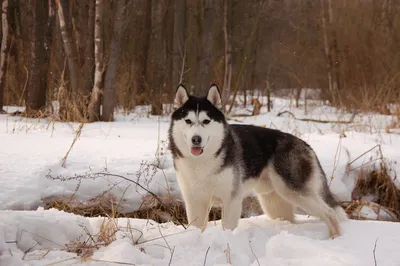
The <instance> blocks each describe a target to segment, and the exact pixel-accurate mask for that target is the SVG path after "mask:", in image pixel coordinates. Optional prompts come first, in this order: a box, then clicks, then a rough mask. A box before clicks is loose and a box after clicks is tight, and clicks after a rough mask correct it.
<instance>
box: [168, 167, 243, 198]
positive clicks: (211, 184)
mask: <svg viewBox="0 0 400 266" xmlns="http://www.w3.org/2000/svg"><path fill="white" fill-rule="evenodd" d="M219 166H220V162H219V160H217V159H216V160H214V161H212V162H211V161H209V162H198V163H190V162H187V161H185V160H177V161H176V168H177V177H178V182H179V185H180V188H181V190H185V192H189V193H194V195H196V196H202V195H204V196H207V197H209V196H214V197H216V198H220V199H225V198H229V197H230V195H231V194H232V190H233V189H234V183H235V182H234V175H233V170H232V168H226V169H223V170H222V171H219Z"/></svg>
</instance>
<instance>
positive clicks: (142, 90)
mask: <svg viewBox="0 0 400 266" xmlns="http://www.w3.org/2000/svg"><path fill="white" fill-rule="evenodd" d="M152 4H153V0H146V1H145V16H144V17H145V19H144V25H143V27H144V30H143V41H142V45H143V46H142V47H141V51H142V53H141V55H140V56H139V57H138V60H136V64H137V73H138V74H137V75H138V78H137V80H138V89H137V93H138V96H139V101H138V104H144V103H146V101H145V100H144V99H145V94H146V89H147V88H148V84H147V63H148V62H147V60H148V57H149V49H150V35H151V30H152V22H151V13H152Z"/></svg>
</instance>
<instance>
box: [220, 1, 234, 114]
mask: <svg viewBox="0 0 400 266" xmlns="http://www.w3.org/2000/svg"><path fill="white" fill-rule="evenodd" d="M228 10H229V3H228V0H224V39H225V73H224V90H223V99H222V106H223V108H224V110H225V106H226V104H227V103H228V100H229V95H230V94H231V80H232V49H231V44H230V38H229V32H228V27H229V24H228V13H229V12H228Z"/></svg>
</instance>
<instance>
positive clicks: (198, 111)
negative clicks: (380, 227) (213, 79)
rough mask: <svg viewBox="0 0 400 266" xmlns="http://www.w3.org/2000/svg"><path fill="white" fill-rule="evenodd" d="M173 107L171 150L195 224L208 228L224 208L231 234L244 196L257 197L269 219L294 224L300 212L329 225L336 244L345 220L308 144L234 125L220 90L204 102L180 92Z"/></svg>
mask: <svg viewBox="0 0 400 266" xmlns="http://www.w3.org/2000/svg"><path fill="white" fill-rule="evenodd" d="M175 108H176V110H175V111H174V112H173V114H172V119H171V125H170V129H169V143H170V144H169V145H170V150H171V151H172V155H173V160H174V166H175V169H176V174H177V180H178V184H179V187H180V189H181V192H182V196H183V199H184V202H185V206H186V212H187V218H188V221H189V223H190V224H192V225H194V226H197V227H199V228H203V229H204V228H205V226H206V224H207V222H208V212H209V209H210V202H212V201H218V202H220V203H221V204H222V209H223V215H222V225H223V227H224V228H227V229H232V230H233V229H234V228H235V227H236V226H237V225H238V220H239V218H240V215H241V212H242V200H243V198H244V196H245V195H246V194H247V193H248V192H249V191H250V190H254V191H255V192H256V193H257V195H258V199H259V202H260V204H261V206H262V209H263V211H264V212H265V213H266V214H267V215H268V216H269V217H270V218H271V219H277V218H280V219H284V220H288V221H290V222H294V209H295V208H296V207H300V208H301V209H303V210H304V211H306V212H307V213H308V214H310V215H314V216H317V217H319V218H320V219H321V220H323V221H324V222H325V223H326V224H327V226H328V229H329V234H330V236H331V237H334V236H338V235H340V228H339V222H340V221H342V220H346V219H347V216H346V214H345V212H344V210H343V209H342V208H341V207H340V206H339V204H338V203H337V202H336V200H335V199H334V197H333V195H332V193H331V191H330V190H329V187H328V185H327V179H326V176H325V173H324V171H323V169H322V167H321V165H320V163H319V161H318V158H317V156H316V154H315V153H314V151H313V150H312V149H311V147H310V146H309V145H308V144H307V143H305V142H304V141H303V140H301V139H299V138H297V137H295V136H293V135H291V134H288V133H284V132H281V131H278V130H273V129H268V128H262V127H257V126H251V125H229V124H228V123H227V121H226V120H225V116H224V114H223V112H222V111H221V96H220V93H219V90H218V88H217V86H216V85H214V84H213V85H212V86H211V87H210V89H209V91H208V94H207V96H206V97H196V96H192V95H189V94H188V93H187V91H186V89H185V88H184V86H182V85H179V87H178V89H177V92H176V96H175Z"/></svg>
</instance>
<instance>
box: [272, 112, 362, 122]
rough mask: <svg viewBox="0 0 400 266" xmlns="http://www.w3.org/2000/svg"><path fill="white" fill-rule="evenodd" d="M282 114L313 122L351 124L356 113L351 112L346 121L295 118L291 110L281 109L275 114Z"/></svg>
mask: <svg viewBox="0 0 400 266" xmlns="http://www.w3.org/2000/svg"><path fill="white" fill-rule="evenodd" d="M283 114H289V115H290V116H291V117H292V118H293V119H295V120H300V121H304V122H315V123H323V124H329V123H333V124H351V123H353V121H354V118H355V117H356V115H357V113H353V115H352V116H351V117H350V119H349V120H348V121H340V120H319V119H312V118H297V117H296V116H295V115H294V114H293V113H292V112H290V111H283V112H279V113H278V114H277V115H276V116H281V115H283Z"/></svg>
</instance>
